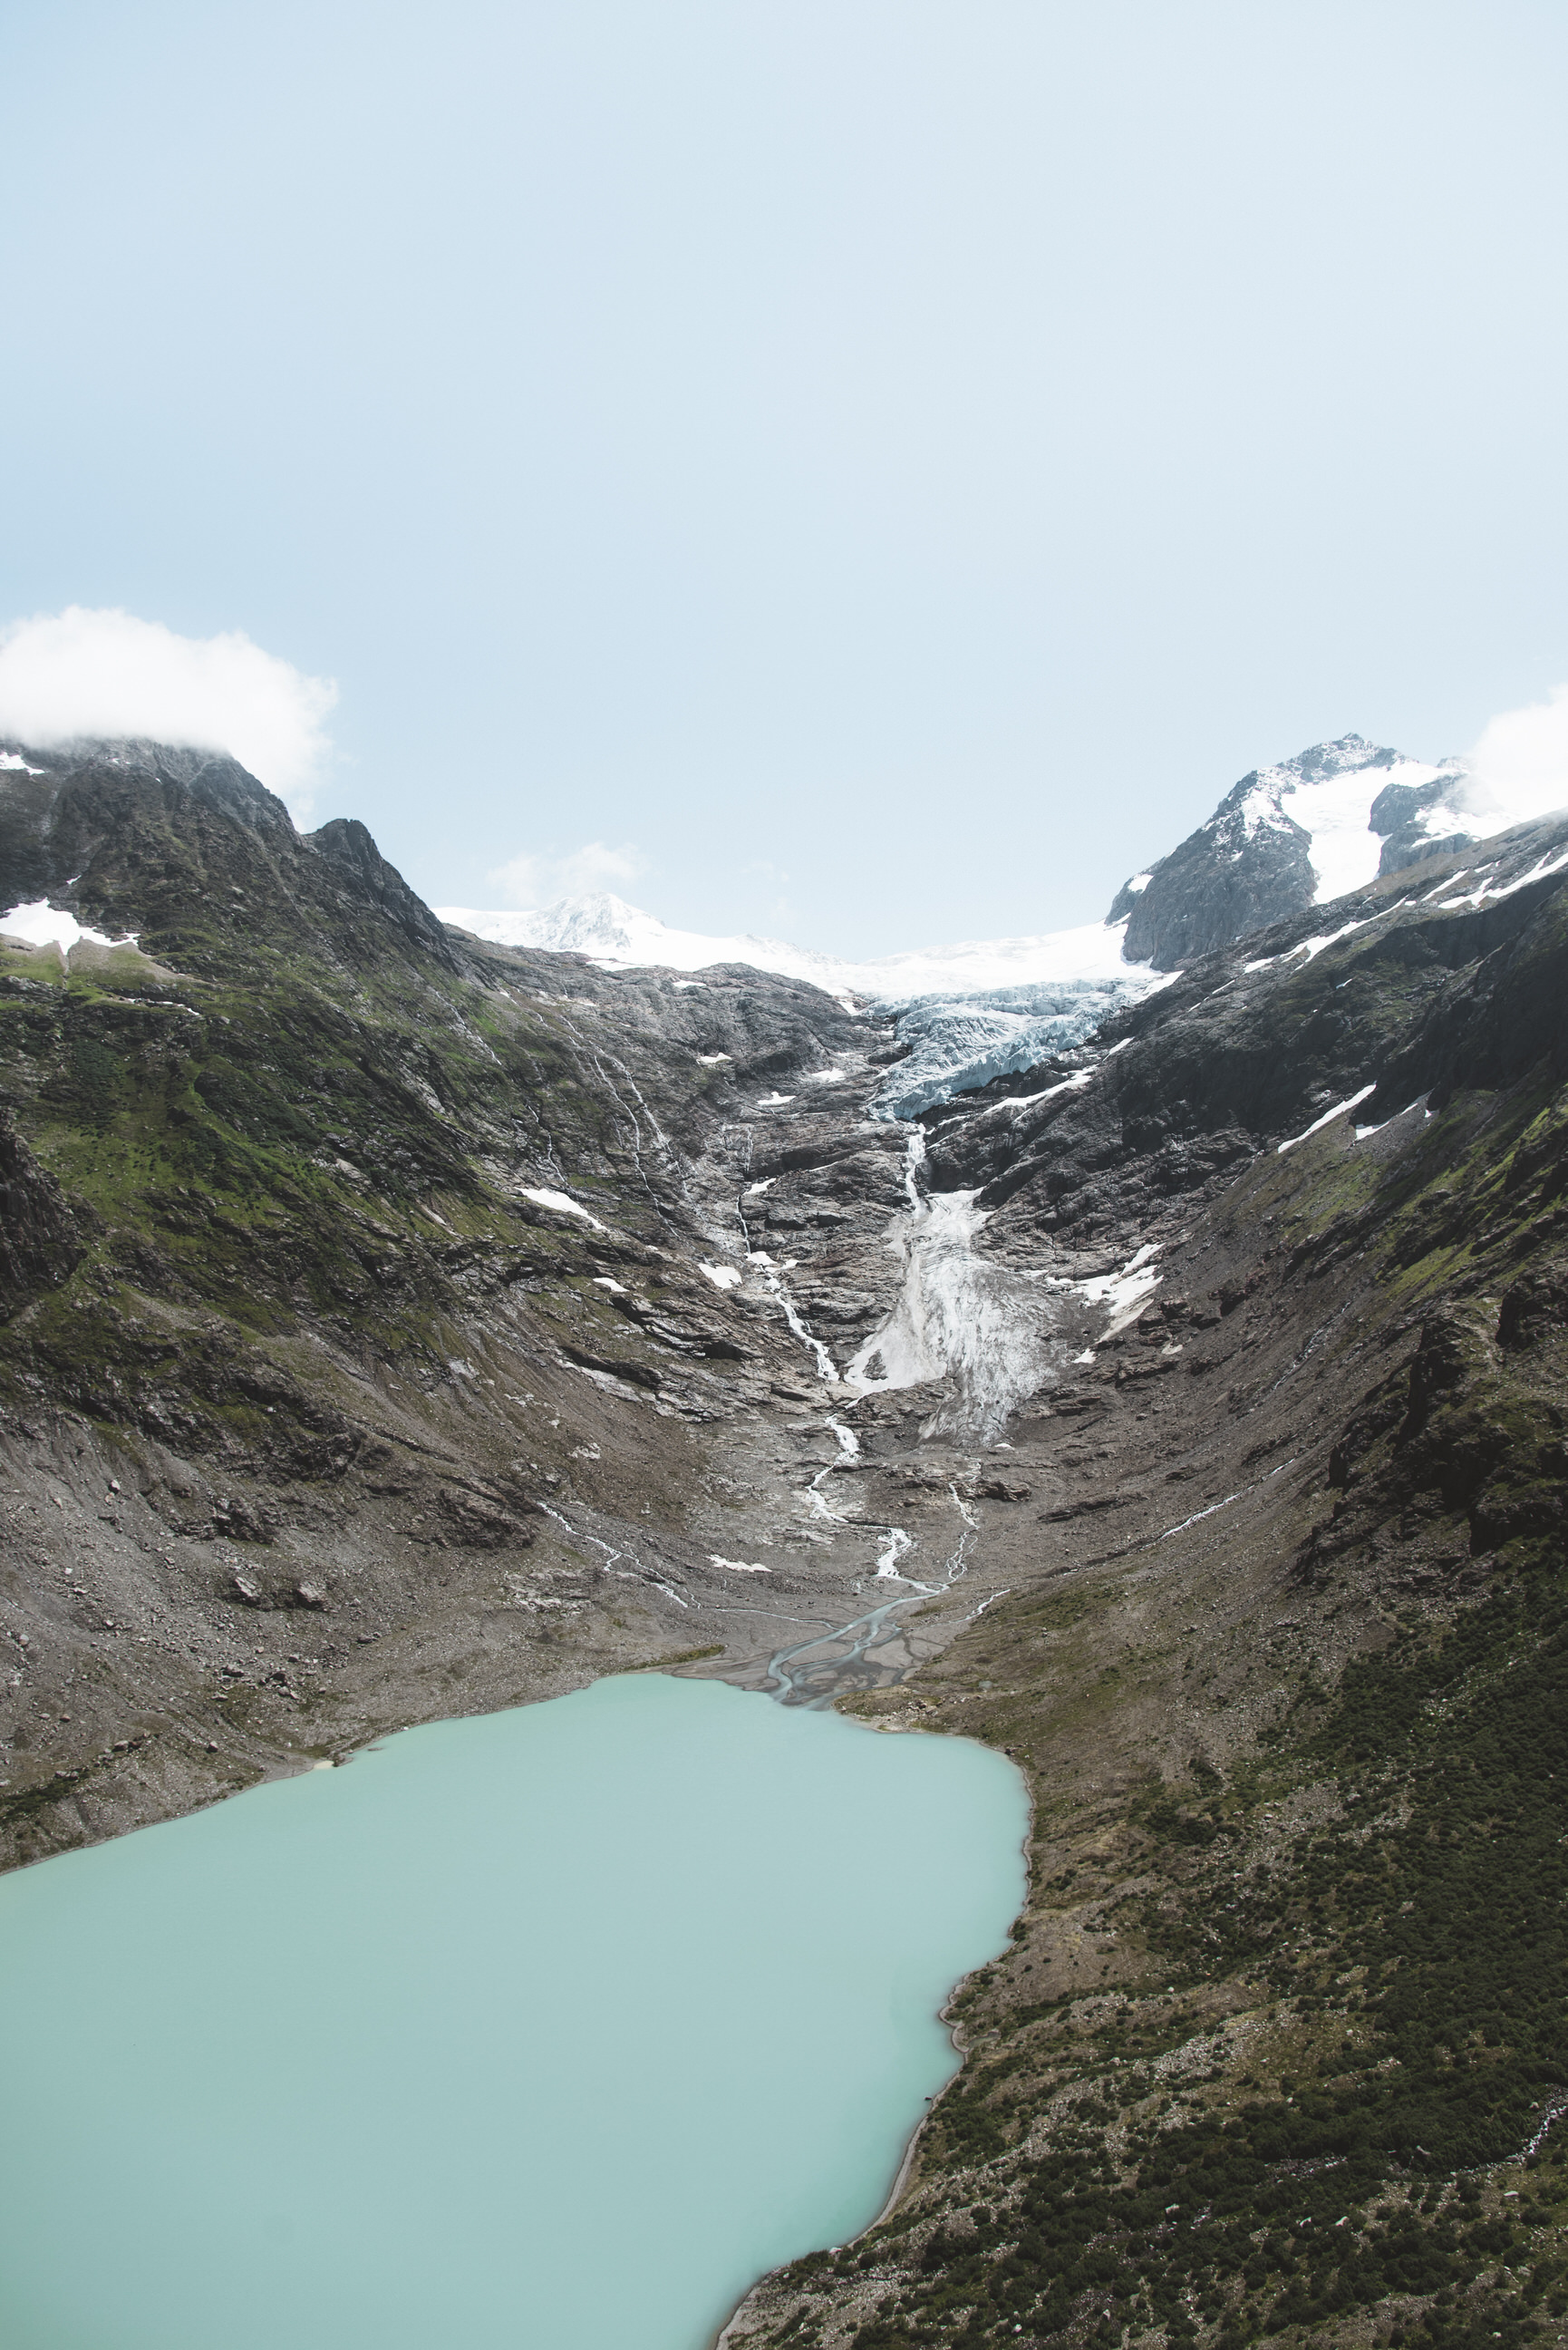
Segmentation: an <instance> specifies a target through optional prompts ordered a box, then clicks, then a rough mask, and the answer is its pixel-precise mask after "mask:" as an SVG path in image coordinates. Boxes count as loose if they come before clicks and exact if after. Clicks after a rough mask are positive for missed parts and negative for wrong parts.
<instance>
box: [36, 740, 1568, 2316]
mask: <svg viewBox="0 0 1568 2350" xmlns="http://www.w3.org/2000/svg"><path fill="white" fill-rule="evenodd" d="M1508 816H1509V811H1507V810H1501V811H1499V810H1498V809H1496V808H1493V809H1492V810H1491V812H1490V814H1488V813H1487V812H1486V808H1485V805H1484V801H1483V797H1482V795H1481V794H1480V790H1479V788H1478V786H1477V785H1476V784H1475V781H1474V779H1473V778H1471V777H1469V775H1467V774H1466V773H1465V771H1464V770H1463V769H1462V768H1460V767H1459V766H1458V765H1457V764H1453V763H1449V764H1445V765H1440V766H1439V765H1432V764H1421V763H1418V762H1416V761H1414V760H1408V759H1405V758H1403V757H1401V756H1400V755H1399V754H1397V753H1396V752H1394V751H1391V750H1386V749H1379V748H1376V747H1375V746H1373V745H1370V744H1368V743H1364V742H1363V741H1361V740H1360V738H1359V737H1356V736H1354V735H1352V736H1347V737H1345V738H1344V739H1343V740H1341V741H1339V742H1336V743H1326V744H1321V745H1318V746H1316V747H1315V748H1314V749H1313V750H1310V751H1308V752H1306V753H1304V754H1302V756H1301V757H1299V758H1297V759H1294V760H1292V761H1290V762H1289V763H1287V764H1285V765H1282V766H1280V767H1274V768H1269V769H1264V770H1262V771H1260V772H1259V773H1257V774H1254V775H1249V776H1247V777H1245V778H1243V780H1242V781H1241V783H1240V784H1238V785H1236V787H1235V789H1234V790H1233V791H1231V793H1229V794H1228V795H1227V796H1226V797H1225V798H1224V799H1223V800H1222V801H1221V802H1220V806H1219V807H1218V809H1217V811H1216V813H1215V815H1214V816H1212V817H1211V818H1210V821H1209V822H1208V823H1207V824H1206V825H1204V826H1203V827H1200V828H1199V831H1198V832H1196V833H1195V834H1193V835H1192V837H1190V838H1189V840H1187V841H1186V842H1184V843H1182V844H1181V846H1180V847H1178V848H1176V849H1175V850H1174V851H1172V852H1171V853H1170V854H1169V855H1168V856H1166V857H1164V858H1160V859H1159V860H1158V862H1156V863H1153V864H1151V865H1150V866H1149V867H1148V868H1147V870H1145V871H1142V872H1139V873H1137V874H1136V875H1134V876H1133V877H1131V879H1129V880H1128V882H1127V886H1126V887H1125V889H1123V890H1122V891H1121V892H1120V893H1119V895H1118V897H1117V899H1116V902H1115V904H1114V905H1113V907H1112V908H1111V909H1110V912H1109V916H1108V918H1107V920H1105V921H1103V922H1090V923H1087V924H1085V926H1083V927H1082V928H1081V929H1078V930H1075V931H1067V932H1064V933H1060V934H1056V935H1054V936H1051V937H1045V938H1036V939H1014V940H1005V941H990V942H982V943H979V944H971V945H965V946H961V947H950V948H946V949H941V950H937V951H932V952H930V953H926V954H913V953H911V954H909V955H905V956H896V957H892V958H889V959H888V960H886V961H884V962H880V963H876V964H866V963H860V964H857V963H852V962H837V961H835V960H834V959H832V958H828V957H821V956H809V955H805V954H803V953H801V952H799V951H796V950H794V949H790V948H787V947H782V946H780V945H779V944H778V943H777V942H774V941H755V940H744V939H732V940H723V941H704V940H701V939H694V938H692V937H691V936H690V935H689V934H686V933H680V932H672V931H666V930H665V929H664V927H663V925H661V924H659V923H658V922H656V921H654V920H652V918H651V917H649V916H646V915H642V914H639V913H638V912H637V911H636V910H633V909H631V908H628V907H625V906H623V905H621V904H620V903H619V901H618V900H615V899H597V900H586V901H575V902H573V903H570V904H568V905H566V906H564V907H557V908H554V909H550V910H547V911H545V912H543V913H533V914H526V915H515V914H513V915H501V916H492V915H489V914H486V913H483V912H482V911H476V910H460V909H447V910H445V916H446V918H445V919H441V917H438V915H437V914H436V913H435V912H432V911H431V909H430V908H428V907H427V906H425V905H424V904H423V903H422V902H421V900H420V899H419V898H418V897H417V896H416V895H415V894H414V892H413V891H412V890H411V889H409V887H408V886H407V885H406V884H405V882H404V881H403V880H402V879H401V878H400V875H399V874H398V873H396V872H395V871H394V870H393V869H392V868H390V867H389V865H388V864H386V863H385V862H384V861H383V859H382V858H381V857H380V855H379V852H378V850H377V848H376V846H375V843H374V841H373V840H372V839H371V837H370V836H369V833H368V832H367V831H366V830H365V828H364V827H363V826H361V825H358V824H356V823H348V822H335V823H331V824H328V825H326V826H324V827H322V828H321V829H320V830H319V831H317V832H314V833H310V834H307V835H303V836H302V835H300V834H299V833H297V832H296V829H295V827H294V825H293V824H292V822H291V820H290V818H289V816H288V815H287V813H286V810H285V808H284V807H283V806H282V804H281V803H280V802H279V801H278V800H276V799H275V798H274V797H273V796H272V795H270V794H269V793H268V792H267V791H266V790H265V789H264V788H263V786H262V785H260V784H259V783H257V782H256V781H255V780H254V778H253V777H251V776H250V775H247V774H246V773H245V772H244V770H243V769H242V768H240V767H239V766H237V765H236V764H234V763H233V762H232V761H230V760H227V759H224V758H222V757H218V756H215V755H213V754H208V753H204V752H198V751H192V750H189V749H182V748H178V747H169V746H159V745H155V744H152V743H141V742H116V743H78V744H74V745H69V746H67V747H64V748H60V747H55V748H38V747H34V746H29V745H27V744H26V743H8V744H6V745H5V746H3V752H0V910H5V909H8V910H9V911H0V932H3V933H4V936H3V937H0V1103H3V1105H4V1122H3V1124H0V1201H3V1214H0V1451H3V1456H4V1471H3V1473H4V1491H3V1492H0V1513H3V1519H0V1522H3V1523H4V1526H5V1547H4V1558H3V1568H0V1642H3V1644H4V1650H5V1655H4V1659H0V1665H3V1669H0V1854H3V1856H4V1861H5V1864H6V1865H11V1866H14V1865H16V1864H20V1863H23V1862H27V1861H32V1860H36V1859H39V1858H43V1857H45V1856H48V1855H51V1854H54V1853H58V1852H61V1851H64V1850H67V1849H68V1848H70V1847H72V1846H80V1845H84V1844H88V1843H92V1842H95V1841H97V1840H99V1839H102V1838H106V1837H109V1836H112V1835H118V1834H119V1833H121V1832H123V1831H125V1830H127V1829H130V1828H132V1827H135V1826H138V1825H142V1824H144V1823H148V1822H151V1821H155V1820H160V1819H164V1818H170V1817H172V1816H175V1815H177V1814H183V1813H187V1812H190V1811H192V1810H194V1809H196V1808H197V1807H199V1806H201V1805H203V1804H210V1803H212V1802H213V1801H214V1800H215V1799H216V1798H218V1797H220V1796H222V1795H224V1794H228V1793H231V1792H233V1791H234V1790H237V1789H240V1788H242V1787H244V1786H246V1785H249V1784H252V1783H255V1782H256V1781H258V1780H261V1779H264V1778H267V1777H274V1776H277V1775H280V1774H282V1773H287V1772H290V1771H294V1770H297V1769H299V1768H301V1767H303V1766H304V1765H305V1764H306V1763H312V1762H332V1761H334V1760H339V1759H346V1758H347V1757H348V1755H349V1754H350V1753H352V1752H355V1751H357V1750H360V1749H362V1748H364V1747H365V1746H366V1745H367V1744H369V1742H373V1741H374V1740H376V1739H377V1738H379V1737H380V1736H382V1735H384V1734H386V1733H387V1732H389V1731H393V1730H396V1729H399V1728H400V1727H403V1726H405V1725H409V1724H412V1723H416V1722H421V1721H431V1720H434V1719H436V1718H439V1717H443V1716H452V1715H456V1714H471V1713H479V1712H484V1711H491V1710H493V1709H497V1708H502V1707H508V1706H514V1705H517V1704H520V1703H524V1702H527V1701H530V1700H538V1699H544V1698H548V1697H553V1696H556V1695H559V1694H561V1693H564V1692H566V1691H568V1690H576V1689H579V1688H582V1687H584V1686H585V1685H586V1684H587V1683H588V1682H590V1681H592V1680H594V1679H597V1678H598V1677H600V1676H603V1675H607V1674H612V1673H624V1672H626V1671H628V1670H631V1669H642V1668H657V1669H659V1670H661V1671H667V1672H668V1671H673V1672H677V1673H681V1674H689V1675H695V1676H706V1677H710V1678H714V1679H722V1680H724V1681H728V1682H732V1683H733V1684H735V1685H737V1686H739V1687H741V1688H744V1689H750V1690H770V1691H771V1692H773V1693H774V1695H776V1696H779V1697H780V1698H782V1699H783V1700H785V1701H787V1702H791V1703H801V1704H817V1703H829V1702H831V1703H834V1704H836V1705H837V1706H838V1707H839V1709H840V1710H841V1711H846V1712H848V1713H851V1714H855V1715H858V1716H859V1717H861V1718H862V1719H863V1720H865V1721H868V1722H870V1723H872V1724H874V1725H875V1726H877V1727H878V1728H880V1729H882V1730H884V1731H888V1732H889V1733H896V1732H905V1731H950V1732H957V1733H961V1735H963V1736H964V1737H967V1738H971V1739H975V1740H980V1741H983V1742H991V1743H992V1744H994V1745H996V1746H998V1747H1001V1748H1002V1749H1003V1750H1004V1751H1005V1752H1006V1753H1008V1754H1009V1755H1011V1756H1012V1758H1013V1759H1014V1761H1015V1762H1016V1763H1017V1765H1018V1767H1019V1769H1020V1770H1021V1771H1022V1772H1023V1773H1024V1775H1025V1777H1026V1779H1027V1782H1028V1784H1029V1787H1030V1791H1031V1794H1032V1798H1033V1825H1032V1829H1031V1840H1030V1848H1029V1856H1028V1857H1029V1869H1030V1892H1029V1898H1028V1900H1027V1904H1026V1906H1025V1908H1024V1909H1023V1912H1022V1914H1021V1915H1020V1917H1019V1918H1018V1920H1017V1922H1016V1924H1015V1925H1014V1927H1013V1929H1012V1939H1011V1944H1010V1947H1009V1949H1008V1950H1007V1952H1006V1955H1005V1956H1004V1957H1003V1958H1002V1959H1000V1960H997V1961H996V1962H995V1963H994V1964H992V1965H991V1966H988V1967H986V1968H985V1969H983V1970H981V1972H980V1973H978V1974H976V1975H972V1976H971V1977H970V1978H969V1979H968V1980H967V1981H965V1982H964V1983H963V1984H962V1985H961V1987H960V1988H959V1990H958V1991H957V1992H956V1994H955V1996H954V1998H953V2001H952V2002H951V2006H950V2011H949V2012H950V2018H951V2021H952V2023H953V2026H954V2029H955V2032H956V2033H957V2035H958V2039H959V2044H960V2045H961V2049H962V2051H963V2053H964V2060H965V2061H964V2063H963V2066H962V2069H961V2072H960V2073H959V2074H958V2076H957V2078H956V2079H955V2080H954V2081H953V2083H952V2085H951V2086H950V2088H949V2089H948V2090H947V2091H946V2092H945V2093H944V2094H943V2095H941V2096H940V2098H939V2100H938V2101H937V2102H936V2104H935V2105H934V2106H933V2107H932V2109H931V2113H930V2116H929V2120H928V2121H927V2122H926V2124H925V2125H924V2126H923V2128H922V2130H921V2132H920V2134H919V2137H918V2139H917V2141H916V2143H915V2146H914V2147H913V2149H912V2152H911V2157H910V2159H909V2162H908V2163H907V2165H906V2168H905V2171H904V2173H903V2176H902V2179H901V2184H900V2189H899V2191H898V2195H897V2196H896V2198H895V2199H894V2201H893V2202H892V2204H891V2205H890V2207H889V2209H888V2210H887V2211H886V2212H885V2213H884V2215H883V2216H882V2218H881V2219H880V2220H878V2221H877V2224H876V2225H875V2226H874V2227H872V2228H871V2229H870V2230H868V2231H867V2233H866V2234H865V2235H863V2236H862V2237H860V2238H859V2239H858V2240H857V2241H854V2242H851V2243H849V2244H846V2245H845V2246H843V2247H842V2248H838V2249H836V2250H833V2251H828V2250H826V2249H824V2250H823V2251H819V2252H817V2253H816V2254H815V2255H813V2256H812V2257H810V2258H808V2259H806V2260H804V2261H801V2262H797V2263H795V2264H794V2265H793V2266H791V2267H789V2268H786V2269H784V2270H782V2271H779V2272H775V2273H774V2274H773V2275H771V2276H769V2277H767V2278H765V2279H764V2280H763V2281H762V2282H760V2283H758V2284H757V2285H756V2287H755V2288H754V2289H753V2292H752V2293H750V2295H749V2296H748V2297H747V2299H746V2300H745V2301H744V2302H743V2303H742V2305H741V2307H740V2308H739V2309H738V2310H737V2311H736V2313H735V2314H734V2315H733V2317H732V2319H731V2321H730V2324H729V2326H728V2328H727V2329H726V2334H725V2337H724V2338H725V2340H726V2342H727V2343H729V2344H730V2345H740V2344H742V2343H743V2344H747V2345H752V2350H764V2346H765V2345H775V2344H777V2345H784V2344H789V2345H797V2346H798V2350H804V2345H823V2350H826V2345H834V2350H844V2345H857V2350H892V2346H893V2345H908V2344H912V2343H932V2342H943V2343H961V2344H963V2345H971V2350H972V2345H978V2344H981V2343H986V2344H993V2343H996V2344H1000V2343H1004V2342H1005V2343H1023V2344H1044V2343H1050V2344H1053V2345H1055V2344H1068V2343H1070V2344H1073V2345H1083V2344H1095V2345H1110V2344H1124V2343H1125V2344H1127V2345H1147V2350H1157V2345H1161V2344H1165V2345H1188V2344H1192V2343H1201V2344H1202V2345H1204V2350H1209V2345H1216V2344H1217V2345H1224V2350H1231V2345H1240V2344H1242V2343H1251V2342H1254V2341H1290V2342H1293V2343H1294V2342H1299V2341H1303V2340H1309V2339H1310V2340H1313V2341H1316V2342H1320V2343H1325V2344H1326V2343H1334V2344H1337V2343H1345V2344H1347V2345H1370V2344H1373V2343H1377V2344H1384V2343H1393V2344H1403V2343H1407V2342H1418V2343H1421V2344H1432V2345H1444V2346H1445V2350H1447V2345H1475V2350H1491V2345H1494V2344H1499V2343H1501V2345H1505V2350H1513V2345H1519V2344H1521V2343H1523V2342H1524V2341H1526V2340H1528V2339H1529V2338H1531V2337H1532V2335H1544V2336H1549V2337H1555V2338H1561V2337H1562V2334H1563V2320H1564V2318H1565V2317H1568V2165H1565V2164H1564V2162H1563V2158H1562V2149H1561V2147H1560V2145H1559V2143H1558V2139H1559V2132H1558V2131H1555V2130H1554V2129H1553V2127H1552V2125H1553V2123H1554V2121H1556V2120H1557V2117H1558V2116H1560V2115H1563V2114H1568V2048H1565V2046H1564V2034H1563V2019H1564V2013H1565V2002H1568V1556H1565V1553H1564V1541H1563V1526H1564V1519H1563V1511H1564V1503H1565V1501H1568V1453H1565V1451H1564V1409H1565V1406H1568V1093H1565V1090H1564V1088H1565V1083H1568V1029H1565V1024H1564V1006H1565V1004H1568V815H1563V816H1550V817H1547V818H1545V819H1538V820H1534V821H1530V822H1525V823H1511V822H1510V821H1508ZM1559 1762H1562V1763H1563V1770H1562V1771H1561V1772H1559V1771H1558V1769H1557V1764H1558V1763H1559ZM932 1898H934V1899H940V1887H934V1888H933V1896H932ZM693 2350H697V2345H693Z"/></svg>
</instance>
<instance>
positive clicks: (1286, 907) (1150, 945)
mask: <svg viewBox="0 0 1568 2350" xmlns="http://www.w3.org/2000/svg"><path fill="white" fill-rule="evenodd" d="M1262 796H1263V795H1262V787H1261V782H1260V778H1259V776H1258V775H1257V774H1256V773H1255V772H1254V773H1253V774H1252V775H1243V776H1242V778H1241V782H1240V783H1239V784H1238V785H1236V786H1235V788H1234V790H1233V791H1231V792H1229V793H1228V794H1227V795H1226V796H1225V798H1224V799H1223V800H1221V801H1220V806H1219V807H1218V808H1217V809H1216V810H1215V812H1214V814H1213V815H1212V816H1210V818H1209V820H1208V822H1207V823H1206V824H1202V825H1199V828H1198V830H1197V831H1196V832H1194V833H1190V834H1189V836H1188V837H1187V838H1186V839H1185V840H1184V841H1183V842H1182V843H1181V846H1180V847H1179V848H1173V849H1172V850H1171V852H1170V854H1169V856H1168V857H1162V858H1160V860H1159V862H1158V865H1156V866H1155V867H1154V868H1153V870H1152V872H1151V874H1150V876H1149V879H1148V881H1147V884H1146V885H1145V887H1144V888H1143V889H1141V890H1138V891H1134V890H1133V889H1132V888H1131V886H1130V884H1129V885H1128V886H1127V887H1125V888H1123V889H1120V890H1118V892H1117V893H1116V899H1115V900H1114V902H1113V904H1112V906H1111V910H1110V913H1109V916H1108V917H1107V919H1108V920H1111V921H1113V922H1119V921H1120V920H1122V919H1123V917H1124V916H1130V918H1131V919H1130V920H1128V922H1127V941H1126V945H1125V947H1124V949H1123V951H1124V953H1125V954H1126V956H1127V961H1128V962H1152V963H1153V964H1154V966H1155V969H1156V970H1157V971H1177V970H1179V969H1180V968H1181V966H1182V965H1183V964H1184V963H1189V962H1195V961H1196V960H1197V959H1198V957H1199V956H1200V955H1207V954H1213V953H1214V952H1215V951H1217V950H1218V949H1219V948H1220V947H1224V946H1229V945H1230V943H1231V940H1232V939H1239V938H1243V937H1245V936H1246V935H1247V934H1248V933H1249V932H1250V931H1261V930H1262V929H1263V928H1264V927H1265V926H1266V925H1267V924H1268V923H1270V922H1277V921H1279V920H1281V919H1282V916H1284V915H1286V914H1291V913H1293V912H1294V911H1295V910H1296V909H1297V907H1298V906H1310V905H1311V903H1312V899H1313V892H1314V889H1315V888H1316V886H1317V881H1316V876H1315V875H1314V872H1313V868H1312V860H1311V858H1309V857H1308V855H1307V845H1308V837H1309V836H1308V835H1307V834H1306V833H1305V832H1304V831H1303V829H1302V827H1301V826H1300V825H1299V824H1293V823H1292V821H1291V819H1290V818H1289V817H1288V816H1282V815H1281V814H1279V813H1278V811H1277V810H1268V811H1261V809H1260V802H1261V800H1262Z"/></svg>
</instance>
